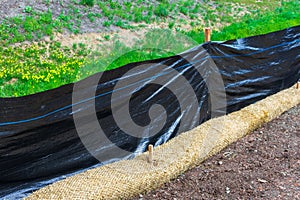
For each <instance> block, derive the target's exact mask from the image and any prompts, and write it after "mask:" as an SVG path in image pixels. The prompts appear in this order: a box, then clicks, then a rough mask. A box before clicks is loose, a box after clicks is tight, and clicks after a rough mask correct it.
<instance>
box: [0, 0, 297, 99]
mask: <svg viewBox="0 0 300 200" xmlns="http://www.w3.org/2000/svg"><path fill="white" fill-rule="evenodd" d="M245 2H246V1H245ZM247 2H248V1H247ZM104 3H105V6H106V7H107V9H108V10H107V13H105V12H104V13H102V14H103V15H107V16H106V17H107V21H105V22H104V23H106V26H111V25H113V24H115V25H118V26H124V27H126V26H129V24H128V21H129V19H128V21H126V20H122V19H123V18H122V17H118V16H122V13H118V12H111V8H114V9H116V10H118V9H121V8H122V10H126V9H127V11H126V12H129V11H131V10H132V9H133V4H132V3H131V2H127V3H124V4H123V5H120V4H118V3H115V4H113V1H106V2H104ZM189 3H190V2H188V1H180V5H181V4H182V5H183V4H185V5H186V7H189V10H188V11H184V10H181V11H180V10H178V9H177V8H176V7H174V6H173V5H172V4H170V5H166V4H167V2H165V1H161V2H160V4H159V5H161V6H158V7H155V6H152V7H151V9H148V7H147V6H149V5H147V4H145V5H142V3H140V5H141V7H139V8H138V9H137V10H135V14H134V16H133V15H132V19H131V20H136V21H143V20H149V22H151V21H152V20H157V19H156V18H157V17H158V18H165V17H166V16H167V15H169V14H170V13H172V12H176V9H177V11H178V12H188V13H187V14H188V15H191V13H192V14H193V13H198V12H202V11H201V10H202V9H203V8H202V7H203V6H207V5H203V6H202V7H201V6H198V7H197V6H196V5H195V4H193V5H190V4H189ZM219 3H221V2H219ZM251 3H253V2H252V1H249V2H248V4H247V5H251V6H252V4H251ZM267 3H268V2H267ZM98 4H99V1H95V5H94V6H96V5H98ZM103 5H104V4H103ZM221 5H223V6H224V5H225V4H221ZM108 6H109V8H108ZM164 6H165V7H164ZM87 7H88V8H89V7H90V6H87ZM207 7H209V6H207ZM164 9H165V10H164ZM217 9H225V8H224V7H221V8H217ZM227 9H228V11H226V12H230V11H231V9H233V8H232V7H228V8H227ZM155 10H156V11H155ZM298 10H300V6H299V4H298V3H297V1H292V2H286V3H282V6H281V7H277V8H276V9H275V10H272V11H268V12H264V14H262V12H261V11H256V14H248V15H245V16H243V17H241V18H240V19H239V22H236V23H232V22H230V20H232V19H233V18H230V17H228V16H224V18H226V17H227V18H226V19H225V21H226V20H227V22H228V23H229V22H230V25H228V26H226V27H224V28H222V29H221V30H214V31H213V34H212V40H215V41H222V40H229V39H235V38H243V37H247V36H252V35H257V34H264V33H268V32H272V31H277V30H281V29H284V28H288V27H291V26H295V25H300V14H299V12H297V11H298ZM73 11H74V13H73V14H74V15H76V16H77V17H78V20H79V19H80V16H79V15H80V13H81V11H76V9H75V10H73ZM140 12H143V13H146V12H148V14H147V16H148V18H147V17H146V18H145V16H144V15H139V14H138V13H140ZM87 13H90V14H89V15H88V16H89V18H91V19H90V20H93V18H96V17H98V16H99V14H97V13H91V12H90V11H89V9H88V10H87ZM123 14H124V11H123ZM206 14H207V15H206V16H207V17H208V19H209V20H211V22H215V23H217V21H215V20H214V19H213V16H214V15H215V14H214V12H213V11H211V10H210V9H207V10H206ZM116 16H117V18H116ZM124 17H125V16H124ZM127 17H130V16H127ZM109 18H110V19H109ZM115 19H118V20H115ZM79 21H80V20H79ZM192 22H193V21H192ZM227 22H226V23H227ZM185 23H186V22H185ZM190 23H191V22H190ZM192 24H193V26H195V27H194V28H193V30H191V31H182V30H181V28H180V26H179V25H178V24H176V23H175V21H169V22H168V27H169V29H167V30H161V31H156V32H155V31H154V32H153V31H150V32H148V33H147V35H146V36H145V39H143V40H139V41H138V42H137V43H136V44H135V45H134V46H133V47H130V48H129V47H127V46H126V45H125V44H123V43H121V42H120V41H118V39H116V38H111V36H109V35H106V36H105V37H104V39H105V40H107V41H114V43H113V46H111V47H103V51H99V52H100V53H99V52H94V53H93V54H91V55H90V56H87V55H88V54H89V51H88V50H87V48H86V47H85V45H84V44H73V46H72V48H71V49H69V48H66V47H62V46H61V45H60V44H59V43H57V42H53V41H51V42H49V43H47V42H39V43H38V44H32V45H29V46H27V47H26V48H24V47H18V46H7V45H9V44H11V43H16V42H20V41H24V40H38V38H41V37H42V36H43V35H51V34H53V32H54V31H58V30H62V29H63V28H68V29H70V30H73V31H75V30H76V29H75V28H74V27H77V29H79V27H80V26H79V25H80V23H79V22H78V24H77V25H76V24H75V25H74V24H72V23H71V15H68V14H61V15H59V16H58V17H57V18H54V17H53V16H52V12H51V11H48V12H45V13H37V12H35V11H34V10H32V9H30V8H27V11H26V15H25V16H17V17H14V18H11V19H7V20H4V21H2V23H1V24H0V37H1V40H0V43H1V46H0V89H1V90H0V91H1V92H0V96H1V97H13V96H24V95H28V94H33V93H36V92H41V91H45V90H48V89H52V88H56V87H59V86H61V85H64V84H67V83H71V82H74V81H77V80H80V79H82V78H85V77H87V76H89V75H91V74H94V73H96V72H99V71H104V70H110V69H114V68H117V67H120V66H123V65H125V64H128V63H131V62H136V61H142V60H149V59H156V58H162V57H167V56H171V55H174V54H177V53H180V52H183V51H184V50H186V49H188V48H190V47H192V46H195V45H196V43H195V42H194V41H196V42H197V43H203V42H204V34H203V30H202V28H203V26H200V25H199V24H198V23H197V22H196V21H195V22H194V23H192ZM129 28H130V27H129ZM171 29H172V30H174V29H176V30H177V32H174V31H171ZM20 30H21V31H20ZM193 40H194V41H193ZM174 41H176V42H174ZM150 47H151V48H150ZM153 47H156V48H153ZM107 49H110V51H107Z"/></svg>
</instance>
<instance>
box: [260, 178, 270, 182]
mask: <svg viewBox="0 0 300 200" xmlns="http://www.w3.org/2000/svg"><path fill="white" fill-rule="evenodd" d="M257 181H258V182H260V183H267V182H268V181H266V180H264V179H260V178H258V179H257Z"/></svg>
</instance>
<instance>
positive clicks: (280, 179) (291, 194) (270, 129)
mask: <svg viewBox="0 0 300 200" xmlns="http://www.w3.org/2000/svg"><path fill="white" fill-rule="evenodd" d="M299 145H300V105H298V106H296V107H294V108H293V109H291V110H289V111H288V112H285V113H284V114H283V115H281V116H280V117H278V118H276V119H275V120H273V121H272V122H270V123H267V124H265V125H263V126H262V127H261V128H259V129H258V130H256V131H254V132H253V133H251V134H249V135H248V136H246V137H244V138H242V139H240V140H239V141H237V142H235V143H233V144H231V145H229V146H228V147H227V148H225V149H223V150H222V151H221V152H220V153H219V154H217V155H215V156H213V157H211V158H209V159H208V160H206V161H204V162H203V163H202V164H201V165H200V166H198V167H196V168H194V169H192V170H189V171H187V172H186V173H184V174H182V175H180V176H179V177H177V179H175V180H172V181H171V182H169V183H166V184H165V185H163V186H162V187H161V188H159V189H157V190H155V191H151V192H149V193H147V194H140V195H139V196H137V197H135V198H133V199H134V200H137V199H174V200H175V199H300V147H299Z"/></svg>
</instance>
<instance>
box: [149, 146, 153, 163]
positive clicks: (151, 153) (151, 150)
mask: <svg viewBox="0 0 300 200" xmlns="http://www.w3.org/2000/svg"><path fill="white" fill-rule="evenodd" d="M148 153H149V155H148V162H149V163H152V162H153V145H152V144H149V146H148Z"/></svg>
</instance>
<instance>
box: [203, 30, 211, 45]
mask: <svg viewBox="0 0 300 200" xmlns="http://www.w3.org/2000/svg"><path fill="white" fill-rule="evenodd" d="M204 35H205V42H209V41H210V35H211V29H210V28H204Z"/></svg>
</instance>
